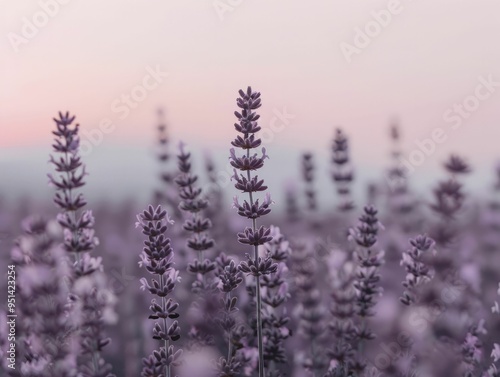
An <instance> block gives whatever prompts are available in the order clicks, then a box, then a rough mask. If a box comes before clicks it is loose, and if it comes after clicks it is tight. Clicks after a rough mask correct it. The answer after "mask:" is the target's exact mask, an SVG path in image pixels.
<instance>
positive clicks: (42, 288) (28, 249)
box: [9, 216, 77, 377]
mask: <svg viewBox="0 0 500 377" xmlns="http://www.w3.org/2000/svg"><path fill="white" fill-rule="evenodd" d="M23 225H24V228H25V234H24V235H23V236H22V237H20V238H19V240H18V242H17V245H16V246H15V247H14V249H13V250H12V252H11V256H12V261H13V263H14V265H15V266H16V270H17V284H18V286H17V288H16V290H17V294H18V295H19V298H20V299H19V301H18V302H19V305H18V309H19V320H20V321H19V322H18V326H17V336H18V337H19V339H20V340H21V339H22V344H20V345H21V346H22V347H20V349H21V350H22V351H21V352H20V354H19V356H21V357H20V360H19V361H20V368H18V370H19V371H20V372H21V374H20V375H21V376H38V377H49V376H60V377H73V376H76V375H77V360H76V353H73V352H72V346H71V345H72V338H71V337H70V336H69V334H70V332H71V331H72V328H71V326H70V324H69V323H68V318H67V308H66V305H67V301H68V294H69V291H68V286H67V284H66V279H67V278H68V277H69V275H70V273H71V270H70V269H69V268H68V264H67V263H66V260H65V255H64V254H65V251H64V250H63V249H62V248H61V247H60V245H59V244H58V242H59V241H60V239H59V237H60V234H59V232H60V228H59V226H58V225H57V224H54V223H53V222H48V221H46V220H45V219H43V218H38V217H35V216H33V217H30V218H28V219H26V220H25V221H24V222H23ZM9 375H11V374H10V373H9ZM12 375H19V374H12Z"/></svg>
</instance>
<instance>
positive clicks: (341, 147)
mask: <svg viewBox="0 0 500 377" xmlns="http://www.w3.org/2000/svg"><path fill="white" fill-rule="evenodd" d="M332 164H333V168H332V179H333V181H334V183H335V186H336V188H337V194H338V195H339V197H340V203H339V205H338V208H339V210H341V211H343V212H348V211H351V210H352V209H353V208H354V202H353V200H352V197H351V184H352V181H353V180H354V172H353V169H352V167H351V164H350V158H349V140H348V139H347V137H346V135H345V134H344V132H343V131H342V130H341V129H337V130H336V131H335V137H334V139H333V146H332Z"/></svg>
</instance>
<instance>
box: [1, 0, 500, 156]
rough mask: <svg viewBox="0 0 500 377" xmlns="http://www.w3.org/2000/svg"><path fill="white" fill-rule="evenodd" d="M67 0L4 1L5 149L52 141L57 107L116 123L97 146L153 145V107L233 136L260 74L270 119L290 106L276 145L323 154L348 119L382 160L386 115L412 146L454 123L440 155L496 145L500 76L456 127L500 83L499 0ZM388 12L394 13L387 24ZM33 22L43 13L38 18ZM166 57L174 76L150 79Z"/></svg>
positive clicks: (190, 138)
mask: <svg viewBox="0 0 500 377" xmlns="http://www.w3.org/2000/svg"><path fill="white" fill-rule="evenodd" d="M60 3H65V4H63V5H58V6H57V8H54V4H59V3H58V2H57V1H56V0H40V1H7V0H2V1H0V4H1V10H2V11H1V12H0V37H1V38H0V51H1V55H0V75H1V76H0V82H1V85H0V102H1V104H2V106H0V129H1V133H0V148H2V149H3V150H4V151H5V150H11V151H12V150H14V149H15V150H16V151H20V150H28V149H29V148H34V147H38V146H45V145H49V144H50V139H51V135H50V130H51V129H52V128H53V123H52V122H51V119H52V117H53V116H54V115H55V114H56V113H57V111H58V110H70V111H71V112H73V113H75V114H76V115H77V118H78V120H79V122H80V124H81V126H82V128H83V129H84V130H87V131H90V130H92V129H96V128H97V127H98V126H99V124H100V123H101V122H102V121H103V120H105V121H108V120H109V121H110V122H111V123H112V127H113V129H114V130H113V131H112V132H111V133H109V134H106V135H105V138H104V141H103V142H102V143H100V144H99V145H97V146H96V147H95V148H105V147H107V146H111V145H133V146H148V145H150V144H151V142H152V140H153V139H154V128H153V125H154V122H155V109H156V108H158V106H164V107H165V108H166V109H167V116H168V120H169V124H170V127H171V132H172V134H173V135H175V138H176V139H183V140H185V141H187V142H190V143H194V144H196V145H213V146H217V147H220V148H226V147H227V145H228V142H229V140H230V139H231V137H232V136H233V134H234V131H233V128H232V124H233V121H234V116H233V111H234V110H235V105H234V104H235V97H236V95H237V90H238V89H239V88H242V87H246V86H247V85H252V86H253V87H254V88H255V89H256V90H259V91H261V92H262V98H263V103H264V105H263V107H262V109H261V110H262V111H261V114H262V126H263V127H265V128H266V127H267V128H269V127H271V126H272V125H276V124H278V125H282V124H281V123H280V122H278V123H276V114H277V113H283V112H286V113H288V114H291V115H290V117H289V119H288V120H287V123H285V126H284V127H280V128H279V130H278V131H276V132H274V134H272V135H271V137H270V139H269V140H270V143H272V144H273V145H274V146H275V147H276V148H284V149H286V148H294V149H297V148H301V149H313V150H323V151H325V153H327V149H328V146H329V141H330V139H331V137H332V135H333V129H334V128H335V127H336V126H342V127H343V128H344V129H345V130H346V132H347V133H348V134H349V136H351V138H352V144H353V150H354V152H355V155H356V158H357V159H358V160H359V161H360V163H364V164H366V165H370V164H375V163H378V162H382V161H383V159H386V157H387V153H388V151H387V148H388V141H387V125H388V123H389V121H390V120H391V119H393V118H398V119H399V120H400V123H401V125H402V126H403V130H404V136H405V146H406V148H407V150H408V151H411V150H412V149H414V148H415V141H416V140H421V139H423V138H428V137H429V136H430V135H431V134H432V132H433V130H435V129H436V128H442V129H443V130H444V132H445V134H446V142H444V143H443V144H442V145H440V146H439V147H438V149H437V152H436V153H435V154H434V155H433V156H431V157H432V158H431V159H430V160H432V161H433V164H438V163H439V161H440V159H442V158H444V157H443V156H445V155H446V154H448V153H450V152H453V151H456V152H461V154H463V155H464V156H466V157H468V158H469V159H470V160H471V161H473V162H475V163H476V164H483V163H484V164H486V163H488V164H490V162H492V161H493V160H495V159H496V157H499V153H498V140H499V139H500V138H499V137H500V132H499V125H500V106H499V104H500V84H496V86H495V85H494V84H493V85H492V87H491V88H490V89H491V90H490V92H486V91H484V90H483V89H484V88H483V89H481V91H480V93H482V95H481V99H479V100H478V103H477V104H475V103H474V101H473V100H471V99H469V102H470V101H472V102H470V103H469V107H471V106H472V107H474V111H471V112H470V114H466V116H460V118H459V119H460V123H461V124H460V127H458V128H457V129H454V128H453V127H452V126H453V125H454V124H455V122H458V120H457V118H454V119H455V121H452V120H451V119H450V117H451V115H450V114H452V112H454V111H455V110H453V106H454V104H455V103H462V102H463V101H464V100H466V99H467V98H468V97H469V96H471V95H476V94H475V93H476V92H477V87H478V85H480V83H481V82H482V81H485V80H486V81H487V80H490V82H493V83H494V82H500V48H498V38H499V36H500V22H499V15H500V2H499V1H498V0H474V1H472V0H467V1H464V0H439V1H436V0H418V1H416V0H414V1H411V0H401V1H397V0H390V1H378V0H377V1H352V0H342V1H340V0H328V1H326V0H322V1H319V0H318V1H305V0H272V1H269V0H251V1H250V0H242V1H237V0H220V1H213V0H178V1H171V0H148V1H133V0H106V1H102V0H85V1H83V0H65V1H62V0H61V1H60ZM42 4H52V5H51V6H49V8H46V9H49V12H52V14H51V15H48V16H44V15H43V14H40V13H41V12H46V11H43V10H42V8H43V6H42ZM388 9H392V10H393V13H391V15H390V17H389V19H388V18H387V13H388V12H389V11H388ZM394 9H396V11H394ZM380 12H382V13H383V14H385V21H380V17H382V16H378V17H379V21H378V22H379V23H380V22H385V23H386V25H384V26H378V27H377V25H374V22H377V21H374V20H375V19H376V18H377V16H376V15H375V14H376V13H378V14H381V13H380ZM27 22H28V23H31V22H34V23H35V25H36V24H38V25H42V26H40V27H37V26H35V29H36V30H35V31H34V32H33V30H30V27H29V26H26V23H27ZM358 28H359V29H358ZM367 28H368V32H371V33H372V35H373V37H368V42H367V43H365V44H366V46H365V45H363V46H361V45H359V43H358V44H357V46H358V47H357V48H358V49H357V50H356V53H353V54H352V55H351V56H350V57H349V59H346V55H345V54H344V53H343V51H342V46H344V48H345V46H347V44H349V45H351V46H354V47H355V46H356V44H355V39H356V36H357V34H358V30H365V29H367ZM29 32H31V33H32V34H29ZM27 33H28V34H27ZM14 34H15V35H14ZM23 38H24V39H23ZM357 39H358V40H357V42H359V36H358V38H357ZM365 42H366V41H365ZM348 60H351V61H350V62H349V61H348ZM155 69H156V70H160V71H161V72H168V77H162V76H161V75H160V76H159V77H160V80H157V81H161V82H159V83H155V82H154V80H153V81H151V78H146V76H147V75H148V72H150V70H155ZM141 85H142V86H144V85H146V86H148V87H149V89H148V90H146V92H144V90H142V89H137V87H138V86H141ZM153 87H154V88H153ZM134 90H135V95H136V98H141V102H139V103H137V102H134V103H133V104H132V105H130V103H129V105H125V106H126V107H128V108H129V110H130V111H127V114H126V116H124V115H125V111H124V110H123V106H124V103H125V102H124V100H123V98H124V97H122V95H124V94H125V95H130V94H131V92H134ZM144 93H145V94H144ZM132 94H133V93H132ZM486 94H488V95H486ZM137 96H139V97H137ZM141 96H142V97H141ZM476 105H477V106H476ZM119 106H121V109H122V111H121V112H119V111H117V109H118V108H119ZM446 113H448V116H449V118H448V122H447V121H445V120H444V119H443V117H444V115H445V114H446ZM292 115H293V117H292ZM121 118H124V119H121ZM278 119H280V118H279V117H278ZM109 121H108V122H109ZM270 148H271V147H270Z"/></svg>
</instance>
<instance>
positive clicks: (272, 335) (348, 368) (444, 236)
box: [0, 87, 500, 377]
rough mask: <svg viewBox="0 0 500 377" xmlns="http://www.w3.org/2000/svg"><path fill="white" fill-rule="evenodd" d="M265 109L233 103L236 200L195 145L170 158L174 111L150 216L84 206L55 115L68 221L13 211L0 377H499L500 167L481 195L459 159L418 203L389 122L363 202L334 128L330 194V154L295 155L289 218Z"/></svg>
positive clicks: (52, 213) (46, 211)
mask: <svg viewBox="0 0 500 377" xmlns="http://www.w3.org/2000/svg"><path fill="white" fill-rule="evenodd" d="M263 106H264V103H263V98H262V96H261V94H260V93H259V92H257V91H255V90H254V89H252V88H251V87H248V88H247V89H245V90H240V91H239V92H238V96H237V98H236V107H237V109H236V111H235V112H234V116H235V117H236V122H235V123H234V129H233V132H234V131H235V133H236V135H235V136H234V138H233V140H232V141H231V142H230V144H231V145H230V146H229V142H228V149H229V164H228V166H230V169H231V171H232V173H231V181H230V182H232V183H233V185H234V188H228V187H226V186H227V185H226V183H228V182H229V179H227V180H226V181H225V182H221V180H220V179H219V178H220V177H221V176H223V175H224V173H225V172H226V169H224V168H222V167H219V166H218V164H217V162H216V161H217V160H216V159H213V158H211V157H209V154H206V155H205V159H204V161H203V163H200V164H199V166H202V169H203V168H204V169H205V172H200V171H198V170H197V169H196V167H197V166H198V164H197V158H198V155H197V154H196V153H195V150H194V149H195V148H192V149H193V152H192V153H191V152H190V151H188V149H187V147H186V145H185V144H184V143H179V149H178V151H177V155H176V159H175V158H174V155H175V152H173V151H172V150H171V145H172V140H173V139H175V137H174V136H175V135H170V134H169V132H170V129H169V128H167V121H166V119H165V118H166V117H165V113H164V112H162V111H160V112H159V113H158V115H159V125H157V131H158V141H157V146H158V147H159V152H158V158H157V160H158V170H159V172H160V174H159V179H158V188H157V189H156V190H155V191H152V192H151V203H152V204H150V205H146V206H144V203H137V201H134V200H131V201H127V202H123V203H120V205H119V206H116V205H112V204H110V203H87V200H86V199H85V196H84V190H86V189H88V187H87V185H86V177H87V169H86V167H85V163H84V161H83V159H82V157H81V154H80V139H79V130H80V127H79V125H78V124H76V123H75V117H74V116H72V115H70V114H69V113H60V114H59V116H58V117H57V118H56V119H54V121H55V130H54V131H53V136H54V143H53V145H52V149H53V153H52V155H51V157H50V160H49V162H50V164H51V166H52V170H54V171H53V172H51V174H49V183H50V185H51V186H52V187H53V189H54V191H55V193H54V199H53V202H54V203H55V205H56V206H55V209H54V208H53V206H52V205H47V206H46V208H44V207H43V204H41V205H38V206H33V207H31V206H29V205H25V206H23V207H20V208H16V209H15V210H14V209H12V208H9V206H8V205H6V204H5V203H4V202H2V201H0V232H1V234H17V236H16V237H11V238H10V239H8V240H7V242H4V241H5V240H4V239H0V241H2V243H1V246H4V244H6V243H7V244H9V245H8V246H9V247H8V251H7V252H5V253H3V254H2V258H1V259H0V260H1V261H2V263H0V265H1V266H2V268H3V270H2V271H4V272H7V271H9V272H8V273H6V275H8V276H12V275H14V272H15V283H10V285H9V289H10V290H9V292H14V291H15V300H14V301H12V298H9V300H11V301H8V300H7V299H6V300H5V301H4V302H6V303H7V304H6V305H5V306H4V307H2V308H0V314H1V315H0V357H1V360H0V375H1V376H4V375H5V376H11V377H21V376H23V377H24V376H29V377H49V376H50V377H52V376H53V377H112V376H120V377H122V376H123V377H137V376H143V377H174V376H178V377H240V376H247V377H306V376H312V377H379V376H388V377H417V376H420V377H424V376H425V377H443V376H450V377H499V376H500V339H499V337H500V305H499V302H500V298H499V296H500V288H499V287H500V285H499V282H500V268H498V266H500V168H496V169H494V170H493V172H492V180H493V181H494V184H493V185H492V187H491V190H490V191H489V192H487V193H485V194H483V195H481V196H478V195H475V194H474V191H473V190H472V189H471V188H470V187H469V183H468V181H467V179H466V177H467V176H468V175H469V174H471V173H472V171H473V169H472V167H471V166H470V165H469V163H468V162H467V159H465V158H463V157H461V156H459V155H451V156H450V157H449V158H448V159H447V160H446V161H444V162H443V163H442V167H443V171H442V175H441V178H440V179H438V180H437V182H435V183H434V184H433V186H432V189H431V190H428V192H419V191H418V190H416V189H415V188H414V186H415V185H414V184H413V182H412V180H411V178H412V177H411V176H410V175H409V174H407V171H406V170H405V167H404V165H403V164H401V162H400V160H401V156H403V154H404V143H403V138H402V127H400V126H399V125H396V124H392V125H391V126H390V132H389V141H390V142H391V150H390V154H389V156H390V158H388V161H387V166H385V167H384V169H383V170H382V171H383V172H384V174H383V177H381V178H380V179H378V180H376V181H374V182H371V183H370V184H369V185H367V187H366V190H365V192H366V194H367V195H366V198H362V197H361V196H360V195H357V194H356V192H357V190H356V185H359V184H360V183H359V182H361V180H358V178H357V176H358V174H356V180H355V179H354V178H355V175H354V172H355V171H356V172H359V175H361V173H362V169H358V168H357V166H355V164H354V161H355V159H353V156H352V154H353V153H352V151H355V148H351V146H354V145H355V143H356V140H354V139H353V140H351V138H348V137H347V135H348V134H349V130H347V129H346V130H345V131H344V130H343V129H340V128H338V129H334V134H333V138H332V144H331V146H330V148H329V152H330V155H331V158H330V159H329V161H326V163H327V164H328V165H329V166H330V167H329V169H328V171H327V172H326V174H328V175H327V179H326V181H327V182H328V181H331V182H330V184H331V187H330V188H329V189H327V190H325V189H324V187H322V186H321V184H320V182H321V180H320V179H321V178H322V175H323V174H325V173H324V169H323V170H322V169H321V163H322V161H321V158H320V155H319V154H316V153H315V152H313V151H311V150H309V151H307V150H304V151H299V153H298V154H297V159H296V160H295V161H297V162H298V164H297V167H296V170H297V172H296V173H297V176H296V177H294V180H293V183H294V185H290V184H288V185H284V186H283V187H284V191H285V192H284V195H283V197H284V200H283V201H281V200H277V203H276V204H275V203H274V201H273V200H271V195H270V192H272V193H273V198H279V197H280V195H279V192H277V191H279V190H280V188H279V187H272V185H271V184H270V181H267V180H266V181H265V180H264V179H263V178H262V176H264V175H269V174H272V173H270V171H271V172H272V170H273V169H279V168H280V167H279V166H276V165H273V163H274V160H272V159H270V157H269V155H268V152H267V151H268V150H271V149H272V148H273V146H272V145H264V144H265V143H264V138H262V137H261V136H259V135H260V132H261V131H262V128H261V125H260V124H261V122H262V119H261V114H260V113H259V111H260V110H259V109H261V108H262V107H263ZM263 114H266V113H265V112H264V113H263ZM263 118H264V115H263ZM229 130H231V127H228V131H229ZM167 131H168V132H167ZM325 151H326V152H328V146H325ZM173 160H175V161H176V162H177V163H176V164H174V163H173ZM288 161H293V158H288ZM125 168H126V167H125ZM266 169H267V171H266ZM477 169H480V167H477ZM42 180H43V179H42ZM358 181H359V182H358ZM268 186H269V187H268ZM292 187H300V188H301V189H300V190H297V189H294V188H292ZM113 189H114V188H113V187H112V184H111V185H110V190H113ZM145 189H146V188H145ZM231 196H233V199H232V201H231V199H229V198H230V197H231ZM274 204H275V206H273V205H274ZM271 207H273V211H271ZM91 208H93V210H91ZM144 208H145V209H144ZM35 209H36V211H35ZM37 213H41V215H38V214H37ZM137 213H139V214H138V215H135V214H137ZM5 218H9V219H11V221H10V222H9V225H8V226H6V225H5V223H6V222H5V221H4V219H5ZM134 219H136V220H134ZM134 222H135V225H136V227H137V228H139V230H140V231H137V230H134V229H133V226H134ZM19 224H20V225H21V230H20V231H18V230H17V227H18V226H19ZM97 236H99V238H98V237H97ZM10 279H11V280H12V278H10ZM5 281H7V279H5ZM13 284H14V285H13ZM5 291H7V289H6V290H4V292H5ZM9 297H10V296H9ZM14 303H15V304H14ZM13 314H15V317H12V315H13ZM12 318H15V321H16V322H15V323H16V325H15V327H14V330H13V327H12V326H11V325H10V324H11V323H12ZM9 321H10V322H9Z"/></svg>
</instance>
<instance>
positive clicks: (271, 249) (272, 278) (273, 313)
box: [262, 226, 291, 377]
mask: <svg viewBox="0 0 500 377" xmlns="http://www.w3.org/2000/svg"><path fill="white" fill-rule="evenodd" d="M271 234H272V237H273V239H272V241H270V242H268V243H266V244H265V245H264V246H263V248H264V249H265V250H264V251H265V253H266V254H267V256H268V257H270V258H271V259H272V260H273V261H274V262H276V264H277V265H278V268H277V270H276V272H274V273H272V274H269V275H264V276H263V277H262V286H263V287H264V294H263V297H262V301H263V303H264V304H265V305H266V308H265V309H267V310H266V311H265V315H264V323H263V331H264V334H265V335H266V344H265V345H264V360H265V361H266V362H267V365H268V366H269V373H268V375H269V377H280V376H282V374H281V372H280V371H279V368H278V366H277V365H276V364H280V363H285V362H286V355H285V347H284V341H285V340H286V339H287V338H288V337H290V335H291V330H290V329H289V328H288V327H287V324H288V322H289V321H290V318H289V317H288V315H287V312H286V309H284V308H281V307H282V306H284V304H285V303H286V301H287V300H288V299H289V298H290V293H289V292H288V283H287V277H288V276H287V275H288V267H287V265H286V262H287V259H288V257H289V255H290V253H291V248H290V245H289V242H288V241H287V240H286V238H285V236H283V234H281V232H280V229H279V228H278V227H275V226H271Z"/></svg>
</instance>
